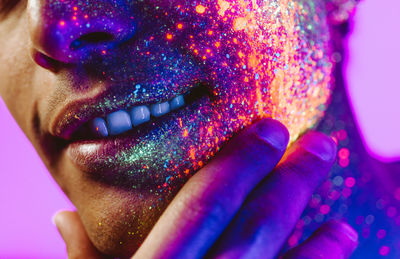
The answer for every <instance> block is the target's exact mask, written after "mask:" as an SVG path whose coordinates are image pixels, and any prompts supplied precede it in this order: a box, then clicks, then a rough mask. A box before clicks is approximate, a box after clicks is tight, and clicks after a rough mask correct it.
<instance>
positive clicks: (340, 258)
mask: <svg viewBox="0 0 400 259" xmlns="http://www.w3.org/2000/svg"><path fill="white" fill-rule="evenodd" d="M357 245H358V234H357V232H356V231H355V230H354V229H353V228H352V227H350V226H349V225H348V224H346V223H343V222H340V221H329V222H327V223H325V224H324V225H322V226H321V227H320V228H319V229H317V231H315V232H314V233H313V234H312V235H311V236H310V237H309V238H308V239H307V240H306V241H305V242H304V243H302V244H300V245H299V246H297V247H295V248H293V249H292V250H290V251H289V252H287V253H286V254H285V255H284V257H283V258H284V259H298V258H307V259H322V258H323V259H345V258H350V256H351V254H352V253H353V252H354V250H355V249H356V248H357Z"/></svg>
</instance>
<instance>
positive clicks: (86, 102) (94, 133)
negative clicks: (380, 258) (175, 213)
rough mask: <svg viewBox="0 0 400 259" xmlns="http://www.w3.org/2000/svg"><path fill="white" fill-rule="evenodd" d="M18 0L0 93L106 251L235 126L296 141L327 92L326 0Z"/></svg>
mask: <svg viewBox="0 0 400 259" xmlns="http://www.w3.org/2000/svg"><path fill="white" fill-rule="evenodd" d="M14 2H15V1H7V0H2V1H0V3H1V5H2V6H0V8H2V9H1V10H2V13H1V14H0V73H1V74H2V80H1V81H0V93H1V97H2V98H3V99H4V101H5V103H6V105H7V106H8V108H9V110H10V112H11V113H12V115H13V116H14V118H15V119H16V121H17V122H18V124H19V125H20V127H21V128H22V130H23V131H24V132H25V134H26V135H27V137H28V138H29V139H30V141H31V142H32V144H33V145H34V147H35V148H36V150H37V152H38V153H39V155H40V157H41V158H42V160H43V161H44V163H45V165H46V166H47V168H48V169H49V171H50V173H51V174H52V176H53V177H54V179H55V180H56V182H57V183H58V184H59V185H60V187H61V188H62V190H63V191H64V192H65V193H66V195H67V196H68V197H69V198H70V200H71V201H72V203H73V204H74V205H75V206H76V208H77V211H78V213H79V215H80V217H81V219H82V221H83V224H84V226H85V228H86V231H87V232H88V235H89V237H90V239H91V241H92V242H93V243H94V245H95V246H96V247H97V248H98V249H99V250H100V251H102V252H104V253H108V254H113V255H131V254H132V253H133V252H134V251H135V250H136V249H137V247H138V246H139V245H140V243H141V242H143V239H144V238H145V237H146V234H148V232H149V231H150V229H151V228H152V226H153V225H154V223H155V222H156V220H157V219H158V218H159V216H160V215H161V213H162V212H163V211H164V209H165V208H166V206H167V205H168V203H169V202H170V201H171V199H172V198H173V197H174V195H175V194H176V193H177V191H178V190H179V189H180V187H181V186H182V185H183V184H184V183H185V182H186V181H187V180H188V178H189V177H190V176H191V175H193V174H194V173H195V172H196V171H197V170H199V169H200V168H201V167H202V166H203V165H205V164H206V163H207V161H209V159H210V158H212V157H213V156H214V155H215V154H216V153H217V152H218V151H219V150H220V149H221V148H222V147H223V145H224V144H225V143H226V142H227V141H228V140H229V139H230V138H231V137H232V136H233V135H234V134H235V133H237V132H238V131H239V130H241V129H243V127H245V126H247V125H249V124H251V123H252V122H254V121H256V120H259V119H261V118H265V117H272V118H275V119H277V120H279V121H281V122H282V123H283V124H285V125H286V126H287V127H288V129H289V132H290V135H291V140H292V141H294V140H295V139H296V138H297V137H298V136H299V135H300V134H301V133H303V132H304V131H305V130H307V129H308V128H311V127H312V126H314V125H315V124H316V122H317V121H318V119H320V118H321V117H322V116H323V113H324V111H325V109H326V105H327V101H328V100H329V97H330V94H331V90H332V86H331V83H332V78H331V73H332V71H333V69H334V62H333V60H334V59H333V58H332V56H333V49H332V46H331V31H330V30H331V28H330V27H329V25H328V15H327V3H326V1H325V0H314V1H310V0H251V1H250V0H226V1H225V0H197V1H192V0H190V1H187V0H169V1H166V0H140V1H139V0H138V1H136V0H101V1H88V0H86V1H83V0H82V1H81V0H70V1H67V0H27V1H24V0H21V1H20V2H18V3H16V2H15V6H14ZM21 160H23V158H21Z"/></svg>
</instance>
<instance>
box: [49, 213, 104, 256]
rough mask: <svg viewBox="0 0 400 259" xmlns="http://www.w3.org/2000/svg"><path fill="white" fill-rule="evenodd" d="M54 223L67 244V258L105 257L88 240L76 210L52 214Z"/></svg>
mask: <svg viewBox="0 0 400 259" xmlns="http://www.w3.org/2000/svg"><path fill="white" fill-rule="evenodd" d="M54 223H55V224H56V226H57V229H58V231H59V232H60V234H61V237H62V238H63V239H64V242H65V244H66V246H67V253H68V258H70V259H73V258H93V259H96V258H105V257H103V256H102V255H101V253H100V252H98V251H97V250H96V248H95V247H94V246H93V244H92V242H91V241H90V240H89V237H88V236H87V234H86V231H85V229H84V227H83V225H82V222H81V220H80V218H79V216H78V214H77V213H76V212H72V211H61V212H58V213H57V214H56V215H55V216H54Z"/></svg>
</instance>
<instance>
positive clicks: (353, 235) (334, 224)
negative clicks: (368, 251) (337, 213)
mask: <svg viewBox="0 0 400 259" xmlns="http://www.w3.org/2000/svg"><path fill="white" fill-rule="evenodd" d="M328 224H329V225H330V228H332V229H334V230H336V231H337V230H338V229H339V230H340V232H342V233H343V234H345V235H346V236H347V237H348V238H349V239H350V240H351V241H353V242H355V243H357V242H358V233H357V231H355V229H354V228H352V227H351V226H350V225H349V224H346V223H344V222H340V221H336V220H334V221H330V222H328Z"/></svg>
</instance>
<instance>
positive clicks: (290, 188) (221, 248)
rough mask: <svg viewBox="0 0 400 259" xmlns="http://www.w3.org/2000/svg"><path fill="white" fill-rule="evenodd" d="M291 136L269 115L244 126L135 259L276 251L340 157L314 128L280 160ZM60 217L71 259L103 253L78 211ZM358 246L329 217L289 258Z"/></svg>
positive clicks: (334, 254)
mask: <svg viewBox="0 0 400 259" xmlns="http://www.w3.org/2000/svg"><path fill="white" fill-rule="evenodd" d="M288 138H289V134H288V132H287V130H286V128H285V127H284V126H283V125H282V124H280V123H279V122H277V121H274V120H271V119H265V120H262V121H260V122H258V123H255V124H253V125H252V126H250V127H249V128H247V129H246V130H244V131H243V132H242V133H241V134H240V135H238V136H237V137H235V138H234V139H233V140H232V141H230V143H228V144H227V145H226V146H225V147H224V148H223V150H222V151H221V152H220V153H219V154H218V155H217V156H216V158H215V159H213V160H212V161H211V162H210V163H209V164H208V165H206V166H205V167H204V168H203V169H201V170H200V171H198V172H197V173H196V174H195V175H194V176H193V177H192V178H191V179H190V180H189V181H188V182H187V183H186V184H185V185H184V186H183V188H182V189H181V190H180V191H179V193H178V194H177V196H176V197H175V198H174V200H173V201H172V202H171V204H170V205H169V206H168V207H167V209H166V210H165V212H164V213H163V215H162V216H161V217H160V219H159V220H158V222H157V223H156V225H155V226H154V227H153V229H152V231H151V232H150V233H149V235H148V236H147V238H146V239H145V241H144V242H143V244H142V245H141V247H140V248H139V249H138V251H137V252H136V253H135V255H134V256H133V258H201V257H203V256H207V258H274V257H276V256H278V255H279V252H280V250H281V248H282V246H283V245H284V243H285V242H286V240H287V238H288V237H289V235H290V234H291V232H292V230H293V228H294V226H295V224H296V222H297V221H298V219H299V217H300V216H301V214H302V212H303V210H304V208H305V207H306V205H307V203H308V201H309V198H310V197H311V195H312V193H313V192H314V190H315V188H316V187H317V186H318V185H319V184H320V183H321V181H322V180H323V179H324V178H325V177H326V175H327V174H328V172H329V170H330V168H331V166H332V164H333V162H334V160H335V155H336V146H335V143H334V142H333V141H332V140H331V139H330V138H329V137H327V136H325V135H323V134H321V133H317V132H309V133H307V134H306V135H304V136H303V137H302V138H301V139H300V140H299V141H297V142H296V143H294V144H293V145H292V146H291V147H290V148H289V150H287V152H286V154H285V156H284V159H282V156H283V155H284V153H285V151H286V146H287V143H288ZM281 159H282V161H281V162H280V163H279V164H278V162H279V161H280V160H281ZM55 222H56V225H57V227H58V229H59V231H60V233H61V235H62V237H63V238H64V240H65V242H66V244H67V250H68V254H69V256H70V258H89V257H90V258H100V256H101V255H100V253H99V252H97V251H96V250H95V248H94V247H93V245H91V243H90V241H89V239H88V237H87V235H86V233H85V231H84V230H83V226H82V223H81V222H80V219H79V217H78V216H77V214H76V213H74V212H61V213H59V214H58V215H57V216H56V218H55ZM356 246H357V233H356V232H355V231H354V230H353V229H352V228H351V227H350V226H349V225H347V224H345V223H341V222H337V221H331V222H328V223H326V224H324V225H323V226H321V227H320V228H319V229H318V230H317V231H316V232H315V233H314V234H313V235H312V236H311V237H310V238H309V239H308V240H307V241H305V242H304V243H303V244H301V245H299V246H298V247H296V248H294V249H292V250H291V251H289V252H288V253H286V254H285V255H284V258H348V257H350V255H351V253H352V252H353V250H354V249H355V248H356Z"/></svg>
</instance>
